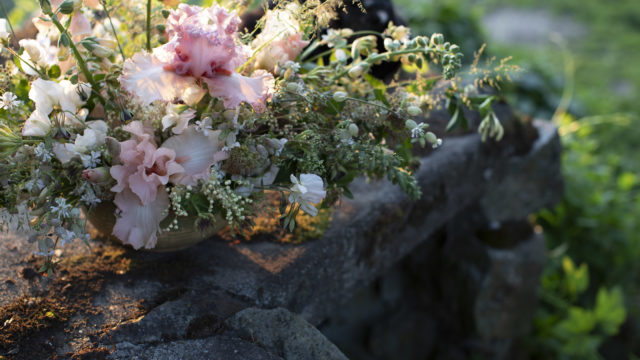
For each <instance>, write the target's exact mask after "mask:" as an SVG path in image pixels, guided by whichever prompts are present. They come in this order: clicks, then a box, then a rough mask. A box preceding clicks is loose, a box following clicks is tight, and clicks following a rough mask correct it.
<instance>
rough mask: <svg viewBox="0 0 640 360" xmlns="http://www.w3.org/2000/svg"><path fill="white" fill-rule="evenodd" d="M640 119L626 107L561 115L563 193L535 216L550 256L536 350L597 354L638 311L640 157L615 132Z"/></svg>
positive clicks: (631, 131) (630, 133)
mask: <svg viewBox="0 0 640 360" xmlns="http://www.w3.org/2000/svg"><path fill="white" fill-rule="evenodd" d="M638 125H640V121H639V120H638V118H636V117H633V116H629V115H612V116H603V117H591V118H584V119H581V120H578V121H576V120H573V119H572V118H571V117H568V116H565V117H564V118H563V119H562V121H561V124H560V133H561V134H562V135H563V144H564V148H565V152H564V156H563V174H564V177H565V181H566V190H565V191H566V192H565V199H564V200H563V201H562V202H561V203H560V204H559V205H558V206H557V207H556V208H554V209H553V210H548V211H543V212H542V213H540V214H539V216H538V222H539V223H540V224H541V225H542V226H543V227H544V230H545V233H546V235H547V241H548V245H549V247H550V248H552V249H554V250H553V251H552V256H555V257H552V259H551V263H550V265H549V266H548V268H547V270H546V273H545V275H544V277H543V281H542V294H543V296H542V298H543V302H542V307H541V310H540V312H539V313H538V315H537V319H536V327H535V331H534V338H533V339H532V341H533V342H534V344H535V346H533V347H532V349H535V355H537V358H540V359H544V358H549V356H553V357H558V358H568V359H573V358H575V359H591V358H593V359H599V358H601V357H600V355H599V350H600V347H601V345H602V344H603V343H604V342H605V341H606V340H607V339H608V338H609V337H611V336H615V335H616V334H617V333H618V331H619V328H620V325H621V324H622V323H623V322H624V321H625V320H626V318H627V314H628V313H629V312H630V313H631V314H634V313H636V312H637V308H636V306H635V305H634V302H633V301H631V299H633V298H635V296H637V294H638V292H639V290H640V289H639V288H638V280H639V279H638V270H640V269H639V267H638V257H639V256H640V237H639V235H638V234H640V224H638V223H637V221H636V219H638V218H639V217H640V192H639V191H638V190H639V189H640V187H639V186H638V185H639V184H638V182H637V175H636V174H638V173H639V170H640V166H639V165H640V164H638V162H637V157H633V156H627V155H626V154H625V152H624V147H625V146H626V145H627V144H628V143H626V142H625V141H619V139H626V138H632V137H636V136H638V135H640V134H639V131H638ZM569 256H570V257H569ZM560 258H561V260H560ZM571 259H574V260H576V261H577V262H579V263H581V265H580V266H575V264H574V262H573V261H572V260H571ZM587 264H588V265H587ZM625 303H626V304H628V306H630V309H629V310H628V311H627V310H626V307H625ZM636 336H637V335H636ZM629 345H631V344H629ZM626 351H627V352H630V349H626Z"/></svg>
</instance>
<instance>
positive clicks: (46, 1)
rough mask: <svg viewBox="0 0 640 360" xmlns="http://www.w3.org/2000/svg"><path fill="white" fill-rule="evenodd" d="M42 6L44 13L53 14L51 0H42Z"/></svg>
mask: <svg viewBox="0 0 640 360" xmlns="http://www.w3.org/2000/svg"><path fill="white" fill-rule="evenodd" d="M40 8H41V9H42V12H43V13H45V14H47V15H50V14H51V2H50V1H49V0H40Z"/></svg>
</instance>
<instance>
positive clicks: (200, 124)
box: [196, 116, 213, 136]
mask: <svg viewBox="0 0 640 360" xmlns="http://www.w3.org/2000/svg"><path fill="white" fill-rule="evenodd" d="M212 124H213V120H211V118H210V117H208V116H207V117H205V118H204V119H202V120H198V121H196V131H199V132H201V133H203V134H204V136H209V130H213V128H212Z"/></svg>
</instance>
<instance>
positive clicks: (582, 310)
mask: <svg viewBox="0 0 640 360" xmlns="http://www.w3.org/2000/svg"><path fill="white" fill-rule="evenodd" d="M588 289H589V268H588V266H587V264H584V263H583V264H581V265H580V266H577V267H576V266H575V264H574V262H573V261H572V260H571V258H569V257H568V256H563V257H561V258H552V259H551V263H550V265H549V266H548V267H547V269H546V271H545V274H544V276H543V279H542V294H541V298H542V304H541V306H540V308H539V310H538V312H537V315H536V319H535V329H534V333H535V337H533V338H532V339H530V341H531V343H532V346H531V355H532V357H533V358H535V359H550V358H552V359H600V358H601V357H600V354H599V352H598V349H599V347H600V346H601V345H602V343H603V342H604V341H605V340H606V339H607V338H608V337H609V336H613V335H615V334H617V333H618V330H619V328H620V326H621V324H622V323H623V322H624V321H625V319H626V315H627V311H626V308H625V303H624V296H623V292H622V290H621V289H620V288H619V287H614V288H612V289H610V290H609V289H607V288H605V287H599V288H598V291H597V295H596V298H595V304H593V305H589V304H587V303H592V299H590V297H589V296H588V295H587V296H585V295H586V294H587V290H588ZM590 300H591V301H590Z"/></svg>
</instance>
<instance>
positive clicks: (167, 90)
mask: <svg viewBox="0 0 640 360" xmlns="http://www.w3.org/2000/svg"><path fill="white" fill-rule="evenodd" d="M165 65H166V64H165V63H163V62H161V61H160V60H159V59H157V58H156V57H155V56H154V55H151V54H148V53H144V52H142V53H137V54H135V55H134V56H133V57H132V58H131V59H128V60H127V61H125V63H124V66H123V68H122V75H120V77H119V78H118V80H119V81H120V84H121V85H122V87H123V88H124V89H126V90H127V91H129V92H131V93H133V94H135V95H137V96H138V97H139V98H140V100H142V103H143V104H149V103H152V102H154V101H156V100H163V101H173V100H174V99H175V98H177V97H179V96H180V95H181V94H182V93H183V92H185V91H186V90H187V89H188V88H189V87H190V86H192V85H193V84H194V83H195V79H194V78H192V77H190V76H180V75H178V74H176V73H174V72H171V71H166V70H164V66H165Z"/></svg>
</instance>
